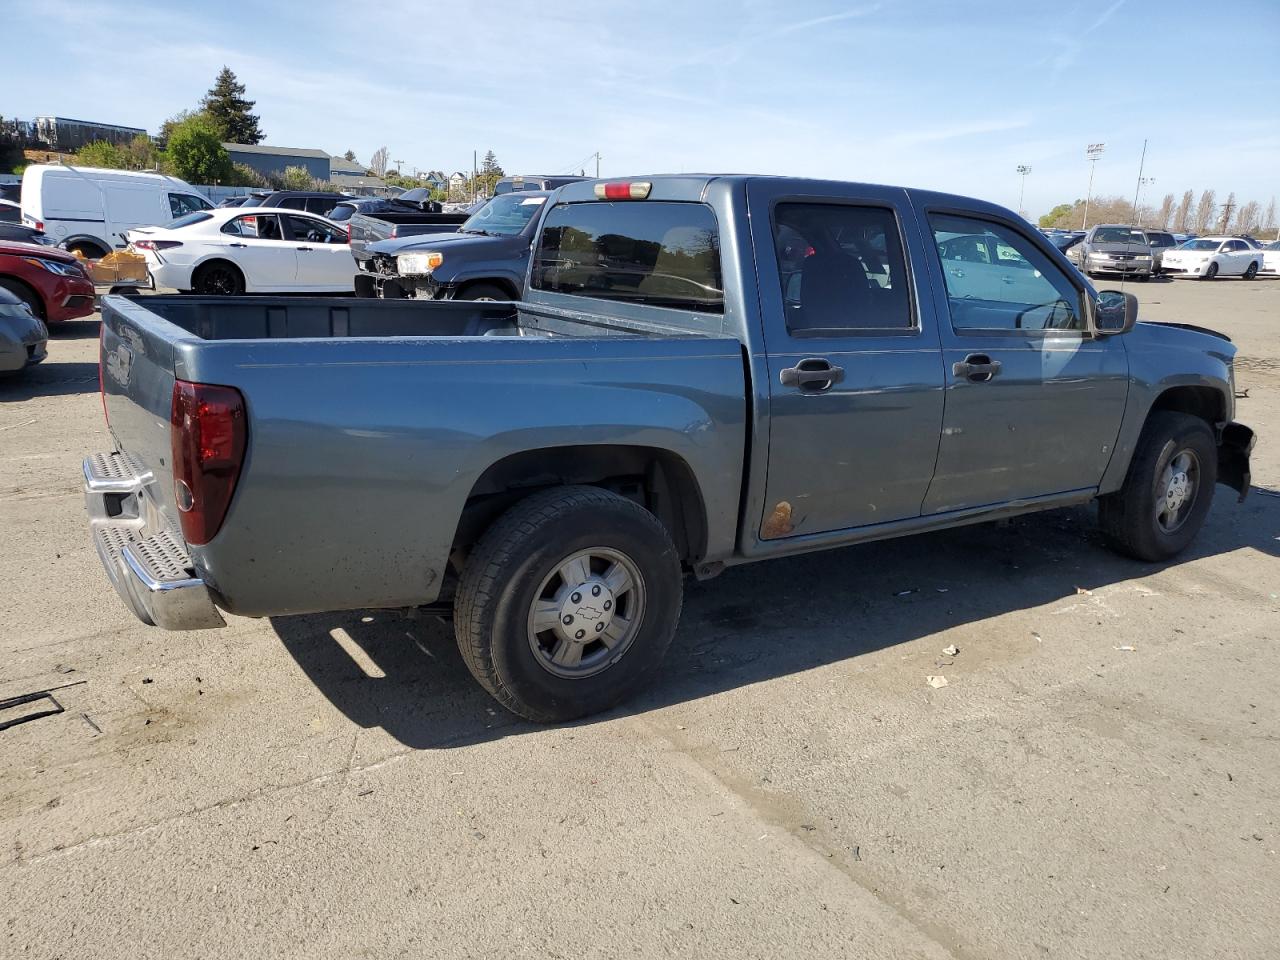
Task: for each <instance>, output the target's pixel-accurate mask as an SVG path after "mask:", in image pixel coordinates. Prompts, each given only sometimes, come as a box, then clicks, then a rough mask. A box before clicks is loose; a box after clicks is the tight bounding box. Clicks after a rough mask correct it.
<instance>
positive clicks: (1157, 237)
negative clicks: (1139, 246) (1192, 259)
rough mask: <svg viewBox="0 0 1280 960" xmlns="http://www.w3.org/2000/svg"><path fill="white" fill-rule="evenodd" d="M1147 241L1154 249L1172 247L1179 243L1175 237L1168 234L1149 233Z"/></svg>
mask: <svg viewBox="0 0 1280 960" xmlns="http://www.w3.org/2000/svg"><path fill="white" fill-rule="evenodd" d="M1147 241H1148V242H1149V243H1150V244H1151V246H1153V247H1172V246H1173V245H1174V244H1175V243H1177V241H1176V240H1174V239H1173V235H1172V234H1168V233H1148V234H1147Z"/></svg>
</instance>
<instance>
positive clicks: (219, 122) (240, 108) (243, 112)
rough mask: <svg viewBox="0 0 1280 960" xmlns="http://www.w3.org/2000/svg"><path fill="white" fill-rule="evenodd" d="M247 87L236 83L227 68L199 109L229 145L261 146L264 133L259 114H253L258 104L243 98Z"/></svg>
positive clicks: (223, 69)
mask: <svg viewBox="0 0 1280 960" xmlns="http://www.w3.org/2000/svg"><path fill="white" fill-rule="evenodd" d="M244 92H245V90H244V84H243V83H240V82H239V81H238V80H237V79H236V75H235V74H234V73H232V72H231V68H230V67H226V66H224V67H223V68H222V71H221V72H220V73H219V74H218V79H216V80H215V81H214V82H213V86H212V87H211V88H210V89H209V92H208V93H206V94H205V96H204V99H203V100H201V101H200V108H201V110H202V111H203V112H205V113H207V114H208V115H209V117H210V119H212V120H213V122H214V125H215V126H216V128H217V130H218V132H219V134H220V135H221V137H222V139H223V140H225V141H226V142H228V143H249V144H254V143H261V142H262V138H263V133H262V130H261V128H260V127H259V126H258V116H257V114H253V113H250V112H249V111H250V110H252V109H253V105H254V103H255V102H256V101H253V100H246V99H245V98H244Z"/></svg>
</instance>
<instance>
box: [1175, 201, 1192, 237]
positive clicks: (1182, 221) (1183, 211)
mask: <svg viewBox="0 0 1280 960" xmlns="http://www.w3.org/2000/svg"><path fill="white" fill-rule="evenodd" d="M1194 198H1195V194H1194V192H1193V191H1191V190H1188V191H1187V192H1186V193H1184V194H1183V195H1182V202H1181V203H1179V204H1178V212H1177V213H1176V214H1174V216H1173V222H1174V223H1175V224H1177V228H1176V229H1177V231H1178V232H1179V233H1186V232H1187V217H1189V216H1190V215H1191V201H1192V200H1193V199H1194Z"/></svg>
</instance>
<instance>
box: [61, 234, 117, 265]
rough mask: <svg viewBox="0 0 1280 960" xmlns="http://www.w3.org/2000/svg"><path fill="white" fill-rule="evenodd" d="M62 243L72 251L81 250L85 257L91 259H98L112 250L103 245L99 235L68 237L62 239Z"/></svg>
mask: <svg viewBox="0 0 1280 960" xmlns="http://www.w3.org/2000/svg"><path fill="white" fill-rule="evenodd" d="M62 245H63V246H64V247H66V248H67V250H68V251H70V252H71V253H75V252H76V251H77V250H79V251H80V252H81V253H82V254H84V256H85V258H86V259H89V260H96V259H98V258H100V257H105V256H106V255H107V254H108V253H110V252H111V251H110V250H108V249H107V248H106V247H104V246H103V245H102V241H101V240H99V239H98V238H97V237H82V236H76V237H68V238H67V239H66V240H63V241H62Z"/></svg>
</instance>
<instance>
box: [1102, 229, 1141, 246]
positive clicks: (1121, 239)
mask: <svg viewBox="0 0 1280 960" xmlns="http://www.w3.org/2000/svg"><path fill="white" fill-rule="evenodd" d="M1093 242H1094V243H1139V244H1142V246H1144V247H1145V246H1146V245H1147V237H1146V234H1144V233H1143V232H1142V231H1141V230H1130V229H1129V228H1128V227H1099V228H1098V229H1097V230H1095V231H1094V234H1093Z"/></svg>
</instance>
